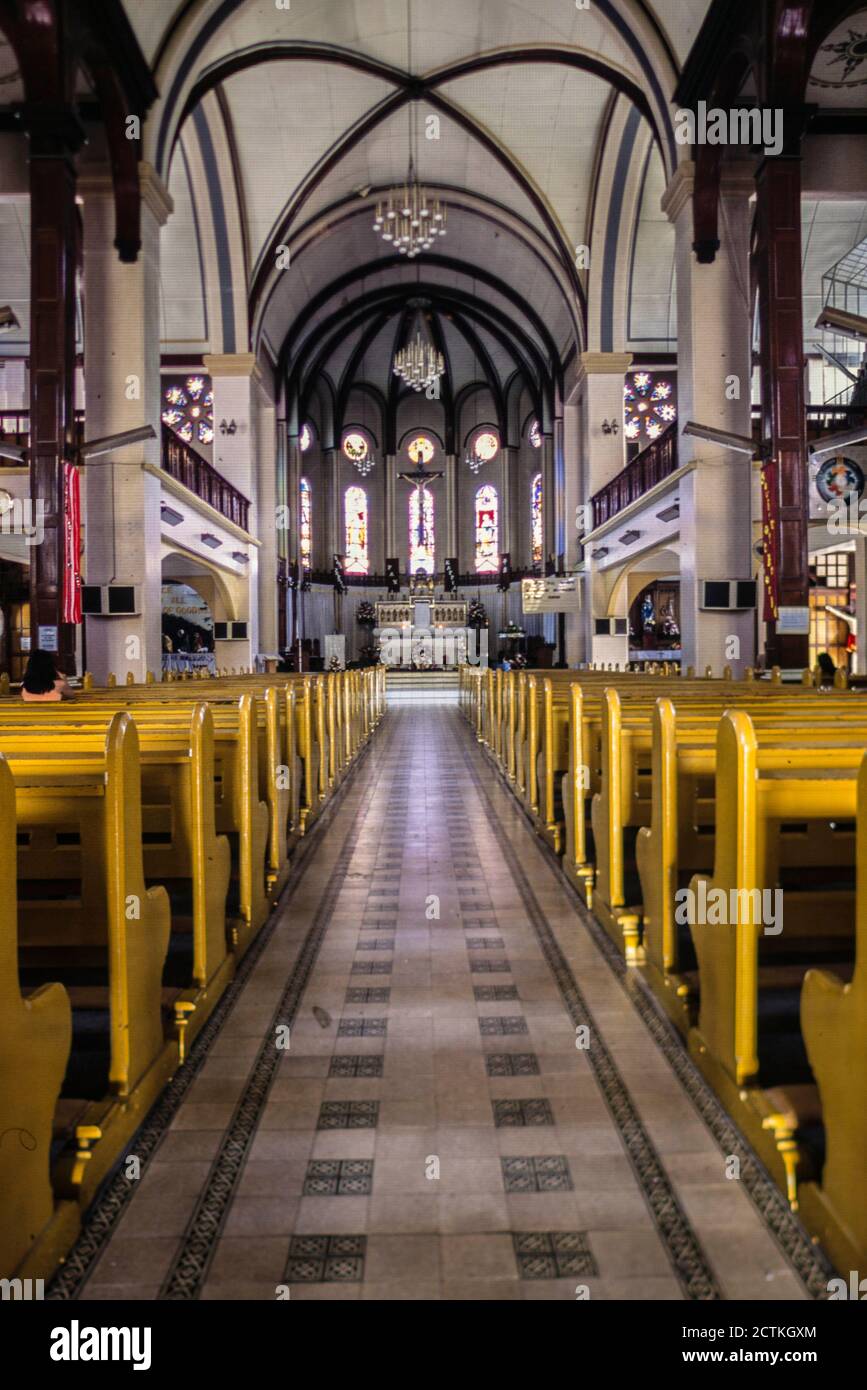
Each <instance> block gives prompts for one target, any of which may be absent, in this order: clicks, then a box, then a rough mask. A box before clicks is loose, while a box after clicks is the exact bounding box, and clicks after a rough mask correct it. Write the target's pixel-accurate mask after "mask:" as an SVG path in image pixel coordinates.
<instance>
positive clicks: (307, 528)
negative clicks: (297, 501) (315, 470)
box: [299, 478, 313, 570]
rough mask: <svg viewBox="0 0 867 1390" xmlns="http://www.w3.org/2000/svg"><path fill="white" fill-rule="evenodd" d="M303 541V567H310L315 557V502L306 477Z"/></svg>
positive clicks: (302, 516)
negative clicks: (313, 502)
mask: <svg viewBox="0 0 867 1390" xmlns="http://www.w3.org/2000/svg"><path fill="white" fill-rule="evenodd" d="M299 536H300V541H301V547H300V548H301V568H302V569H305V570H309V569H310V565H311V561H312V559H313V504H312V498H311V495H310V484H309V482H308V481H307V479H306V478H302V479H301V526H300V528H299Z"/></svg>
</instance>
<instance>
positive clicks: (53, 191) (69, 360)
mask: <svg viewBox="0 0 867 1390" xmlns="http://www.w3.org/2000/svg"><path fill="white" fill-rule="evenodd" d="M25 121H26V123H27V125H28V132H29V135H30V302H31V308H30V315H31V317H30V495H31V499H32V506H33V507H34V511H35V509H36V507H37V506H38V505H40V504H41V507H42V508H43V509H44V511H43V528H44V534H43V536H42V538H41V543H40V544H36V545H33V546H32V547H31V550H30V605H31V607H30V627H31V644H32V646H33V648H36V647H37V646H38V645H39V644H40V641H42V642H44V643H45V642H47V639H48V634H47V633H45V632H44V631H43V633H42V638H41V639H40V629H45V628H49V629H55V628H56V629H57V662H58V666H59V667H60V669H61V670H62V671H64V672H65V673H66V674H67V675H73V674H74V673H75V636H76V630H75V626H74V625H73V624H71V623H61V621H60V615H61V608H62V599H63V462H64V456H68V457H70V458H71V451H72V448H73V447H74V431H75V412H74V396H73V391H74V381H75V247H76V217H77V214H76V207H75V169H74V167H73V163H72V155H73V151H74V149H75V148H76V146H77V144H78V143H79V138H78V137H79V135H80V134H81V132H80V130H79V127H78V124H77V122H76V120H75V117H74V116H73V115H72V113H66V112H58V113H55V114H54V116H53V118H52V117H49V116H47V115H46V114H43V113H40V115H39V117H38V118H36V119H34V118H31V119H29V120H28V116H27V113H25Z"/></svg>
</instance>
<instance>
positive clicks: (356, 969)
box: [350, 960, 391, 975]
mask: <svg viewBox="0 0 867 1390" xmlns="http://www.w3.org/2000/svg"><path fill="white" fill-rule="evenodd" d="M350 973H351V974H352V975H390V974H391V961H390V960H354V961H353V962H352V967H351V970H350Z"/></svg>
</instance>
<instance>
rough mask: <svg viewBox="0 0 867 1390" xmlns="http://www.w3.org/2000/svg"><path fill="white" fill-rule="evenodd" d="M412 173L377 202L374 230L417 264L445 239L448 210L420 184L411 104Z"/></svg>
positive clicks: (409, 55)
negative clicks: (420, 254)
mask: <svg viewBox="0 0 867 1390" xmlns="http://www.w3.org/2000/svg"><path fill="white" fill-rule="evenodd" d="M406 50H407V51H406V70H407V73H408V74H410V75H411V74H412V13H411V9H410V0H407V5H406ZM408 116H409V125H408V131H407V135H408V144H409V169H408V172H407V176H406V179H405V180H404V182H403V184H402V185H401V186H398V187H395V188H392V189H391V190H390V192H388V193H386V194H385V195H384V196H383V197H381V198H378V199H377V202H376V212H375V214H374V219H373V230H374V231H375V232H378V233H379V235H380V236H381V237H382V239H383V241H387V242H389V243H390V244H391V245H392V246H394V248H395V250H396V251H398V253H399V254H400V255H401V256H406V258H407V260H409V261H412V260H415V258H416V256H418V255H419V253H420V252H422V251H429V250H430V248H431V247H432V246H433V245H434V243H435V242H436V241H437V239H438V238H439V237H442V236H445V235H446V224H447V222H448V209H447V208H446V205H445V203H443V202H442V200H441V199H440V198H439V197H437V196H436V195H435V194H434V195H431V194H430V193H429V192H428V190H427V188H426V187H425V185H424V184H423V183H420V182H419V180H418V176H417V174H416V172H415V156H416V155H417V153H418V134H417V130H416V102H415V100H411V101H410V102H409V103H408Z"/></svg>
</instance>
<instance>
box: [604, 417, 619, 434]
mask: <svg viewBox="0 0 867 1390" xmlns="http://www.w3.org/2000/svg"><path fill="white" fill-rule="evenodd" d="M602 433H603V434H618V433H619V427H618V424H617V421H616V420H603V421H602Z"/></svg>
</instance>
